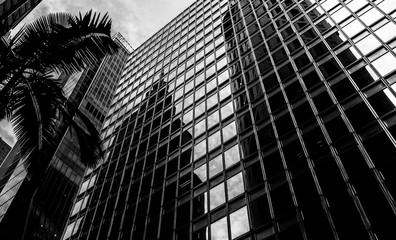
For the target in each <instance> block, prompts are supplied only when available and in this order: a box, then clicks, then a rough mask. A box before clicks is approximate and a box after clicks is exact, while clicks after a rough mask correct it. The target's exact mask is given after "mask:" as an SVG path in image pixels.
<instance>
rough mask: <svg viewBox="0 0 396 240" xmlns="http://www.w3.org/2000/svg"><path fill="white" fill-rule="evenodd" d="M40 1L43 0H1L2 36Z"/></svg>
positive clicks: (0, 26) (0, 24) (0, 29)
mask: <svg viewBox="0 0 396 240" xmlns="http://www.w3.org/2000/svg"><path fill="white" fill-rule="evenodd" d="M40 2H41V0H0V36H3V35H5V34H6V33H7V32H8V31H10V30H11V29H13V28H14V27H15V26H16V25H17V24H18V23H20V22H21V21H22V19H23V18H25V17H26V15H27V14H28V13H30V12H31V11H32V10H33V8H35V7H36V6H37V5H38V4H39V3H40Z"/></svg>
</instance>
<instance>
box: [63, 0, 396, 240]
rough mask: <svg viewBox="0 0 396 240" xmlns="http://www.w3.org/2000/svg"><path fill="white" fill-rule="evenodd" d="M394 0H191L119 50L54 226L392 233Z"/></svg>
mask: <svg viewBox="0 0 396 240" xmlns="http://www.w3.org/2000/svg"><path fill="white" fill-rule="evenodd" d="M395 17H396V2H395V1H394V0H377V1H374V0H373V1H368V0H346V1H341V0H323V1H319V0H316V1H314V0H241V1H225V0H218V1H217V0H213V1H211V0H199V1H196V2H195V3H194V4H192V5H191V6H190V7H189V8H188V9H186V10H185V11H184V12H182V13H181V14H180V15H178V16H177V17H176V18H175V19H173V20H172V21H171V22H170V23H169V24H167V25H166V26H165V27H164V28H162V29H161V30H160V31H159V32H157V33H156V34H155V35H154V36H153V37H151V38H150V39H149V40H147V41H146V42H145V43H144V44H142V45H141V46H140V47H139V48H137V49H136V50H135V51H134V52H133V53H132V54H131V55H130V56H129V58H128V61H127V64H126V66H125V69H124V72H123V74H122V77H121V80H120V82H119V84H118V87H117V90H116V95H115V98H114V100H113V102H112V104H111V107H110V112H109V114H108V115H107V118H106V120H105V124H104V127H103V129H102V136H103V138H104V144H105V147H106V149H107V153H106V159H105V161H104V162H103V164H102V165H101V166H100V167H98V168H97V169H95V170H93V171H92V172H90V173H88V174H86V176H85V178H84V180H83V183H82V187H81V189H80V191H79V193H78V196H77V199H76V201H75V204H74V207H73V211H72V214H71V217H70V219H69V222H68V225H67V228H66V230H65V232H64V234H63V239H80V240H85V239H89V240H94V239H134V240H139V239H193V240H196V239H205V240H206V239H207V240H210V239H211V240H215V239H240V240H242V239H271V240H273V239H277V240H278V239H392V238H394V237H395V235H396V234H395V233H394V231H393V226H396V215H395V213H396V203H395V199H394V198H395V195H396V188H395V184H396V179H395V176H396V174H395V171H396V159H395V157H396V148H395V143H396V142H395V137H396V110H395V104H396V98H395V96H396V95H395V94H396V92H395V90H396V85H394V84H395V82H396V52H395V51H394V48H395V47H396V22H395Z"/></svg>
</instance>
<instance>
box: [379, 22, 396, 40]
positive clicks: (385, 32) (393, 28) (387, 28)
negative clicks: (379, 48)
mask: <svg viewBox="0 0 396 240" xmlns="http://www.w3.org/2000/svg"><path fill="white" fill-rule="evenodd" d="M395 32H396V25H395V24H394V23H392V22H389V23H387V24H385V25H384V26H382V27H381V28H379V29H378V30H376V31H375V32H374V33H375V34H376V35H377V36H378V37H379V38H380V39H381V40H382V41H384V42H387V41H389V40H390V39H392V38H394V37H395Z"/></svg>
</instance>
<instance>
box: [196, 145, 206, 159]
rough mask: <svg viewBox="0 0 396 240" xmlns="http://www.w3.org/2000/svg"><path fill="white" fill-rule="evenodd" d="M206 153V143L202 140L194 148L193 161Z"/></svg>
mask: <svg viewBox="0 0 396 240" xmlns="http://www.w3.org/2000/svg"><path fill="white" fill-rule="evenodd" d="M205 153H206V141H205V140H203V141H201V142H199V143H198V144H196V145H195V146H194V160H196V159H198V158H199V157H201V156H202V155H204V154H205Z"/></svg>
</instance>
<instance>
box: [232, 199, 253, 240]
mask: <svg viewBox="0 0 396 240" xmlns="http://www.w3.org/2000/svg"><path fill="white" fill-rule="evenodd" d="M230 225H231V238H232V239H235V238H237V237H239V236H240V235H242V234H244V233H246V232H248V231H249V230H250V228H249V220H248V214H247V208H246V207H243V208H241V209H239V210H237V211H235V212H233V213H231V214H230Z"/></svg>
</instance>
